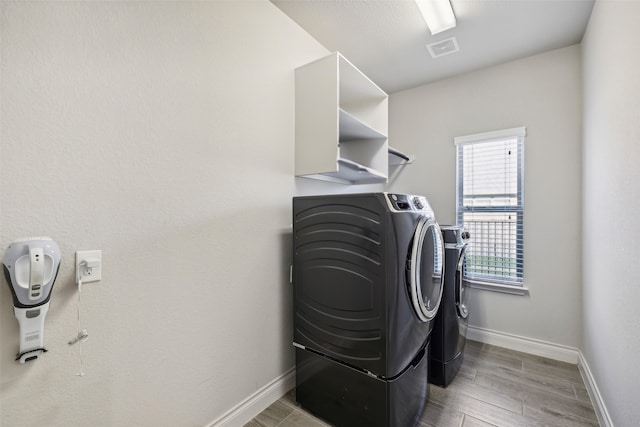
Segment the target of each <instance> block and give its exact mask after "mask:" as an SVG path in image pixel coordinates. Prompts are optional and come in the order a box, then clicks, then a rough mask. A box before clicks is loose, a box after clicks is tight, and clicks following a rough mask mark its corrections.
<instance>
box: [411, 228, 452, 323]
mask: <svg viewBox="0 0 640 427" xmlns="http://www.w3.org/2000/svg"><path fill="white" fill-rule="evenodd" d="M443 260H444V248H443V244H442V235H441V234H440V227H439V226H438V223H437V222H435V221H434V220H433V219H432V218H430V217H427V216H423V217H421V218H420V220H419V221H418V226H417V227H416V231H415V234H414V235H413V243H412V246H411V259H410V265H411V268H410V270H409V292H410V294H411V301H412V304H413V308H414V309H415V311H416V314H417V315H418V318H419V319H420V320H422V321H423V322H427V321H429V320H431V319H433V317H434V316H435V315H436V313H437V312H438V307H439V306H440V300H441V299H442V289H443V285H444V275H443V274H442V272H443V268H444V267H443Z"/></svg>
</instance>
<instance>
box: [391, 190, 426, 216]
mask: <svg viewBox="0 0 640 427" xmlns="http://www.w3.org/2000/svg"><path fill="white" fill-rule="evenodd" d="M387 201H388V203H389V207H391V210H393V211H397V212H406V211H409V212H416V211H419V212H427V213H429V214H431V216H433V210H432V209H431V206H430V205H429V202H428V201H427V198H426V197H423V196H414V195H411V194H395V193H389V194H387Z"/></svg>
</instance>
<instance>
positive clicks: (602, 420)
mask: <svg viewBox="0 0 640 427" xmlns="http://www.w3.org/2000/svg"><path fill="white" fill-rule="evenodd" d="M578 369H579V370H580V375H582V380H583V381H584V385H585V386H586V387H587V392H588V393H589V397H590V398H591V403H592V404H593V409H594V410H595V411H596V416H597V417H598V423H599V424H600V426H601V427H613V421H611V417H610V416H609V411H607V407H606V406H605V404H604V400H602V395H601V394H600V390H598V385H597V384H596V380H595V378H594V377H593V374H592V373H591V369H590V368H589V364H588V363H587V359H585V358H584V355H583V354H582V352H581V351H578Z"/></svg>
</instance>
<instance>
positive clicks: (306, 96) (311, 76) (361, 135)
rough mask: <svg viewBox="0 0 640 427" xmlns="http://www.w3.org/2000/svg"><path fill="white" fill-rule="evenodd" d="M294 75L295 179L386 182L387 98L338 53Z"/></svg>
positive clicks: (302, 68) (349, 182) (345, 182)
mask: <svg viewBox="0 0 640 427" xmlns="http://www.w3.org/2000/svg"><path fill="white" fill-rule="evenodd" d="M295 73H296V99H295V102H296V143H295V146H296V153H295V161H296V165H295V174H296V175H297V176H304V177H308V178H316V179H322V180H326V181H333V182H339V183H343V184H368V183H376V182H386V181H387V175H388V168H389V156H388V145H387V128H388V95H387V94H386V93H385V92H384V91H383V90H382V89H380V88H379V87H378V86H376V84H375V83H373V82H372V81H371V80H369V78H367V76H365V75H364V74H362V73H361V72H360V71H359V70H358V69H357V68H356V67H354V66H353V64H351V63H350V62H349V61H348V60H347V59H346V58H344V57H343V56H342V55H341V54H340V53H337V52H336V53H333V54H331V55H329V56H327V57H324V58H322V59H319V60H317V61H315V62H312V63H310V64H307V65H304V66H302V67H300V68H297V69H296V72H295Z"/></svg>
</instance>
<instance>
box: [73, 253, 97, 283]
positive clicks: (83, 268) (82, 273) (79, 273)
mask: <svg viewBox="0 0 640 427" xmlns="http://www.w3.org/2000/svg"><path fill="white" fill-rule="evenodd" d="M79 279H82V283H91V282H98V281H100V280H102V251H101V250H94V251H77V252H76V281H78V280H79Z"/></svg>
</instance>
